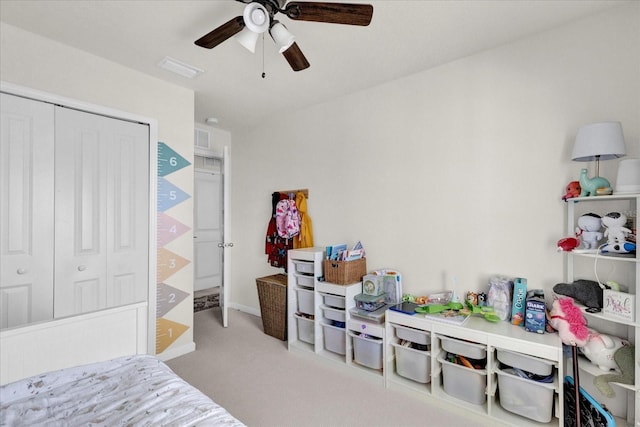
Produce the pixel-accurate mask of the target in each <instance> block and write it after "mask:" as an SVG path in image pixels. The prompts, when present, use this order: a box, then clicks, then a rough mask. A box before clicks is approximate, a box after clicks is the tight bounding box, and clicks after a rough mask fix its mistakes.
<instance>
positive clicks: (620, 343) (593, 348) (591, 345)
mask: <svg viewBox="0 0 640 427" xmlns="http://www.w3.org/2000/svg"><path fill="white" fill-rule="evenodd" d="M628 345H629V341H627V340H623V339H622V338H618V337H616V336H613V335H606V334H601V333H599V332H597V331H593V330H592V331H590V333H589V338H588V339H587V342H586V344H585V345H584V346H582V354H584V355H585V356H587V359H589V360H590V361H591V363H593V364H595V365H597V366H598V368H600V369H602V370H603V371H609V370H611V369H616V367H617V364H616V361H615V360H614V359H613V355H614V353H615V352H616V351H617V350H618V349H619V348H621V347H624V346H628Z"/></svg>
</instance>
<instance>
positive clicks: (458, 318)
mask: <svg viewBox="0 0 640 427" xmlns="http://www.w3.org/2000/svg"><path fill="white" fill-rule="evenodd" d="M469 316H470V313H462V312H459V311H456V310H445V311H441V312H440V313H425V314H424V318H425V319H427V320H434V321H436V322H443V323H451V324H453V325H458V326H462V325H464V324H465V322H466V321H467V319H469Z"/></svg>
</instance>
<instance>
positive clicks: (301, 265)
mask: <svg viewBox="0 0 640 427" xmlns="http://www.w3.org/2000/svg"><path fill="white" fill-rule="evenodd" d="M293 264H294V265H295V266H296V273H300V274H310V275H312V277H313V272H314V270H313V268H314V267H313V262H311V261H298V260H293Z"/></svg>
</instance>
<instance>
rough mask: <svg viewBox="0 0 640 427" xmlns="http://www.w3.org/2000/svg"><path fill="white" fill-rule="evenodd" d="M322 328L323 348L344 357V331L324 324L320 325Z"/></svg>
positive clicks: (345, 351)
mask: <svg viewBox="0 0 640 427" xmlns="http://www.w3.org/2000/svg"><path fill="white" fill-rule="evenodd" d="M322 328H323V330H324V348H325V349H326V350H329V351H331V352H333V353H337V354H341V355H343V356H344V355H345V354H346V353H347V349H346V335H345V329H344V328H338V327H336V326H333V325H328V324H326V323H323V324H322Z"/></svg>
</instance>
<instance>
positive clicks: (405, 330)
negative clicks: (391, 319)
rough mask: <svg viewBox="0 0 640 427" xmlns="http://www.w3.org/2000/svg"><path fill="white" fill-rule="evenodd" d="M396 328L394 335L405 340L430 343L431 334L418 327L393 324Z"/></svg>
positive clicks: (424, 343)
mask: <svg viewBox="0 0 640 427" xmlns="http://www.w3.org/2000/svg"><path fill="white" fill-rule="evenodd" d="M393 327H394V328H395V330H396V336H397V337H398V338H399V339H401V340H407V341H411V342H414V343H416V344H423V345H429V344H431V334H430V333H429V332H427V331H421V330H420V329H414V328H409V327H407V326H401V325H393Z"/></svg>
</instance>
